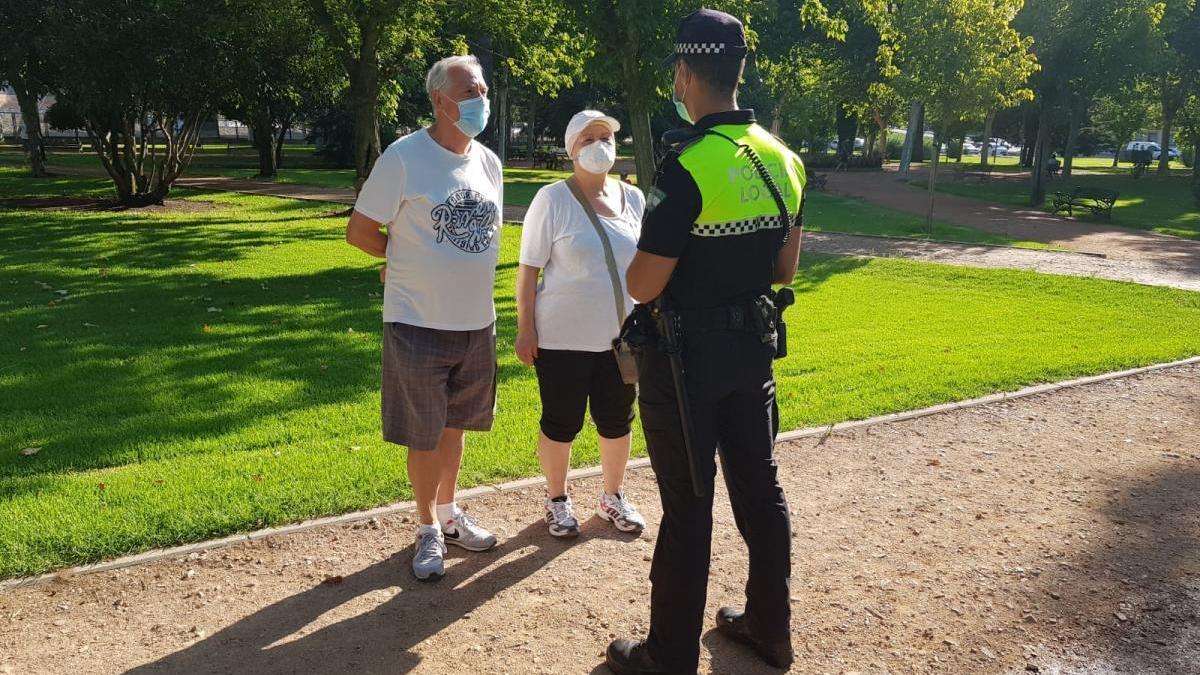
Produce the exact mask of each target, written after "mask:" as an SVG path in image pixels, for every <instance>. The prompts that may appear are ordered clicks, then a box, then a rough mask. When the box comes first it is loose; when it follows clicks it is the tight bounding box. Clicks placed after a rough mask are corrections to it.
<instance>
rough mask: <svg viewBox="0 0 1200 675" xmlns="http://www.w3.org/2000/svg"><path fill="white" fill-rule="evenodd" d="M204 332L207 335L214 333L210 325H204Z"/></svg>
mask: <svg viewBox="0 0 1200 675" xmlns="http://www.w3.org/2000/svg"><path fill="white" fill-rule="evenodd" d="M204 332H205V333H211V332H212V326H210V325H208V324H204Z"/></svg>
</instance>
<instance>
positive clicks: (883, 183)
mask: <svg viewBox="0 0 1200 675" xmlns="http://www.w3.org/2000/svg"><path fill="white" fill-rule="evenodd" d="M920 175H924V173H923V172H914V173H913V176H920ZM829 190H830V192H833V193H836V194H840V195H844V196H849V197H856V198H859V199H862V200H864V201H868V202H871V203H873V204H878V205H880V206H886V207H888V208H893V209H897V210H900V211H905V212H907V213H913V214H917V215H921V216H924V215H925V213H926V210H927V209H928V207H929V196H928V193H926V192H923V191H921V190H919V189H916V188H915V187H913V186H911V185H907V184H905V183H903V182H900V181H899V180H897V179H896V174H895V172H894V170H892V169H889V170H888V171H885V172H884V173H879V172H877V171H875V172H846V173H836V174H835V173H830V174H829ZM935 208H936V211H935V214H936V217H937V218H938V219H939V220H943V221H946V222H950V223H954V224H957V225H963V226H965V227H973V228H975V229H979V230H985V231H987V232H996V233H998V234H1004V235H1007V236H1009V237H1012V238H1013V239H1021V240H1027V241H1040V242H1044V243H1047V244H1051V245H1054V246H1059V247H1062V248H1068V249H1073V250H1076V251H1087V252H1090V253H1103V254H1104V255H1106V256H1107V257H1108V258H1109V259H1111V260H1117V261H1131V262H1139V263H1143V264H1147V265H1153V266H1155V267H1158V268H1160V269H1162V270H1163V271H1164V272H1167V273H1176V274H1182V275H1186V276H1189V277H1193V278H1200V241H1195V240H1191V239H1183V238H1180V237H1171V236H1167V235H1164V234H1158V233H1155V232H1149V231H1146V230H1134V229H1129V228H1124V227H1117V226H1115V225H1105V224H1103V223H1093V222H1086V223H1085V222H1079V221H1075V220H1071V219H1068V218H1060V217H1058V216H1054V215H1051V214H1049V213H1047V212H1045V211H1039V210H1036V209H1032V208H1029V209H1021V208H1017V207H1014V206H1009V205H1006V204H998V203H995V202H986V201H982V200H978V199H971V198H969V197H960V196H958V195H951V194H944V193H938V195H937V205H936V207H935Z"/></svg>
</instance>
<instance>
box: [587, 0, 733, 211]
mask: <svg viewBox="0 0 1200 675" xmlns="http://www.w3.org/2000/svg"><path fill="white" fill-rule="evenodd" d="M751 3H752V0H723V1H722V2H714V3H713V5H714V6H715V8H717V9H723V10H725V11H728V12H731V13H732V14H734V15H741V16H742V17H743V18H744V17H745V16H746V13H747V10H748V9H749V7H750V5H751ZM571 7H572V8H573V9H574V11H575V16H576V20H577V21H578V23H579V24H580V25H581V26H583V27H584V29H585V30H586V31H587V32H588V33H589V34H590V35H592V36H593V37H595V38H598V39H596V57H595V58H594V59H592V61H591V62H590V63H589V64H588V66H589V67H588V78H589V79H590V80H592V81H595V82H604V83H613V84H615V85H617V86H619V87H620V89H621V90H622V91H623V92H624V95H625V105H626V109H627V110H628V111H629V126H630V128H631V131H632V132H633V152H634V162H635V164H636V165H637V177H638V180H637V182H638V186H639V187H640V188H641V189H642V190H643V191H645V190H648V189H649V188H650V178H651V177H652V176H653V175H654V163H655V162H654V139H653V137H652V135H651V132H650V117H651V113H652V111H653V110H654V109H655V108H659V107H661V106H663V105H664V104H665V102H666V99H667V98H668V97H669V96H670V92H669V91H668V89H667V85H668V84H669V83H670V80H669V76H670V73H669V72H668V71H667V70H665V69H664V68H662V66H661V63H662V60H663V58H664V57H666V56H667V55H668V54H670V53H671V51H672V46H671V43H672V41H673V39H674V37H675V31H676V28H677V26H678V24H679V20H680V19H682V18H683V17H684V16H686V15H687V14H688V13H689V12H691V11H692V10H693V9H695V7H694V4H693V3H691V2H686V1H685V0H611V2H606V3H601V2H578V3H571Z"/></svg>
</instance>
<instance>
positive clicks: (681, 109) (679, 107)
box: [671, 96, 692, 124]
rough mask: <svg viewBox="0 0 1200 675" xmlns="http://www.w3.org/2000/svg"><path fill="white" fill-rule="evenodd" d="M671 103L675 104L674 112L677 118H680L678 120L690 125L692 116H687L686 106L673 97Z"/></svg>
mask: <svg viewBox="0 0 1200 675" xmlns="http://www.w3.org/2000/svg"><path fill="white" fill-rule="evenodd" d="M671 102H672V103H674V104H675V112H676V113H677V114H678V115H679V117H680V118H681V119H682V120H683V121H684V122H687V123H688V124H691V123H692V116H691V115H689V114H688V111H687V106H686V105H684V104H683V101H680V100H679V99H677V98H675V97H674V96H672V97H671Z"/></svg>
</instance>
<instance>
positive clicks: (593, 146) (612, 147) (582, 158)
mask: <svg viewBox="0 0 1200 675" xmlns="http://www.w3.org/2000/svg"><path fill="white" fill-rule="evenodd" d="M616 161H617V145H616V143H614V142H613V140H612V139H611V138H610V139H608V140H604V141H594V142H592V143H590V144H588V145H585V146H583V147H582V148H580V150H579V153H578V154H577V155H575V163H576V164H578V165H579V166H580V168H582V169H583V170H584V171H587V172H588V173H596V174H604V173H608V170H609V169H611V168H612V167H613V164H614V163H615V162H616Z"/></svg>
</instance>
